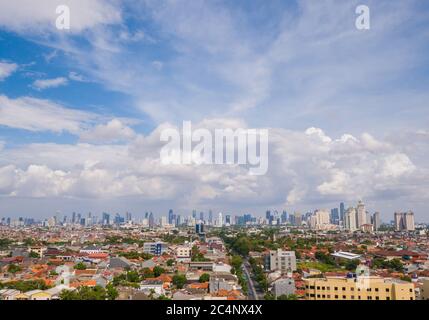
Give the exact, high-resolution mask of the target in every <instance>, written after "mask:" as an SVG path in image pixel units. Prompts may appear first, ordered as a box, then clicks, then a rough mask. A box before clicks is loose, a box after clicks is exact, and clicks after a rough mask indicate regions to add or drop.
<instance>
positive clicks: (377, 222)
mask: <svg viewBox="0 0 429 320" xmlns="http://www.w3.org/2000/svg"><path fill="white" fill-rule="evenodd" d="M380 223H381V222H380V212H375V213H374V214H373V215H372V225H373V229H374V231H378V229H380V225H381V224H380Z"/></svg>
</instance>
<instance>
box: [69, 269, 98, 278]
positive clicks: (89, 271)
mask: <svg viewBox="0 0 429 320" xmlns="http://www.w3.org/2000/svg"><path fill="white" fill-rule="evenodd" d="M96 273H97V270H96V269H86V270H75V271H74V274H75V275H76V276H85V275H87V276H92V275H94V274H96Z"/></svg>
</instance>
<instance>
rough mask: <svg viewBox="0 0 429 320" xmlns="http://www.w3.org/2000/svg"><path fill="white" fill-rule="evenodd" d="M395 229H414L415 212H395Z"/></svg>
mask: <svg viewBox="0 0 429 320" xmlns="http://www.w3.org/2000/svg"><path fill="white" fill-rule="evenodd" d="M394 218H395V230H396V231H414V230H415V224H414V213H413V212H412V211H408V212H402V213H401V212H395V215H394Z"/></svg>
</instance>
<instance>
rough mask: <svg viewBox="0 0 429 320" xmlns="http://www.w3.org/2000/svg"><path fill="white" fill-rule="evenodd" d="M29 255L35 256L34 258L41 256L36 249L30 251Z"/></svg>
mask: <svg viewBox="0 0 429 320" xmlns="http://www.w3.org/2000/svg"><path fill="white" fill-rule="evenodd" d="M28 256H29V257H30V258H34V259H38V258H40V256H39V254H38V253H37V252H35V251H30V253H29V254H28Z"/></svg>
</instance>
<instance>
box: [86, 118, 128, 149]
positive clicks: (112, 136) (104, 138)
mask: <svg viewBox="0 0 429 320" xmlns="http://www.w3.org/2000/svg"><path fill="white" fill-rule="evenodd" d="M135 136H136V133H135V132H134V130H133V129H131V128H130V127H128V126H126V125H124V123H122V122H121V120H119V119H112V120H111V121H109V122H108V123H107V124H99V125H97V126H95V127H94V128H92V129H90V130H88V131H84V132H82V133H81V135H80V140H81V141H82V142H95V143H103V144H106V143H116V142H121V141H127V140H130V139H132V138H134V137H135Z"/></svg>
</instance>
